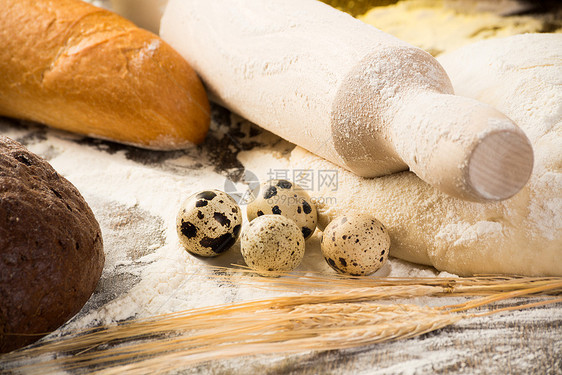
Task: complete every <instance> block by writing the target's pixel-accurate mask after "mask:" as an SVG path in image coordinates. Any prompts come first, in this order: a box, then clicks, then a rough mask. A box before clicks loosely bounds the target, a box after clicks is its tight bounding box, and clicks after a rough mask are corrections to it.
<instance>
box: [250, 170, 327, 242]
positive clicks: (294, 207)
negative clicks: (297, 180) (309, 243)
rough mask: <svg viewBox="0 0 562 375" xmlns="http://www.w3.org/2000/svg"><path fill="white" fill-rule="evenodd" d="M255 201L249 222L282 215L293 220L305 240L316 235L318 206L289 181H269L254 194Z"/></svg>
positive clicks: (252, 204)
mask: <svg viewBox="0 0 562 375" xmlns="http://www.w3.org/2000/svg"><path fill="white" fill-rule="evenodd" d="M253 194H254V200H253V201H252V202H250V204H248V208H247V215H248V220H249V221H252V220H254V219H255V218H256V217H258V216H262V215H271V214H273V215H282V216H285V217H286V218H288V219H291V220H293V221H294V222H295V223H296V224H297V225H298V226H299V227H300V228H301V231H302V235H303V236H304V238H305V239H306V238H308V237H310V236H311V235H312V233H314V230H315V229H316V222H317V219H318V218H317V212H316V205H315V204H314V202H312V200H311V199H310V196H309V195H308V193H307V192H306V191H305V190H303V189H302V188H301V187H299V186H298V185H296V184H293V183H292V182H290V181H287V180H269V181H267V182H265V183H263V184H262V185H261V186H260V188H259V190H257V191H255V192H253Z"/></svg>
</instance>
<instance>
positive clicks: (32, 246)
mask: <svg viewBox="0 0 562 375" xmlns="http://www.w3.org/2000/svg"><path fill="white" fill-rule="evenodd" d="M104 260H105V257H104V253H103V244H102V235H101V231H100V227H99V224H98V222H97V221H96V218H95V217H94V214H93V212H92V210H91V209H90V207H89V206H88V204H87V203H86V201H85V200H84V198H83V197H82V195H80V192H79V191H78V190H77V189H76V188H75V187H74V186H73V185H72V184H71V183H70V182H68V180H66V179H65V178H64V177H61V176H60V175H59V174H58V173H57V172H56V171H55V170H54V169H53V168H52V167H51V166H50V165H49V164H48V163H47V162H46V161H45V160H43V159H41V158H40V157H38V156H37V155H34V154H33V153H31V152H29V151H28V150H26V149H25V148H24V147H23V146H22V145H20V144H19V143H17V142H15V141H13V140H11V139H9V138H6V137H2V136H0V352H8V351H11V350H14V349H16V348H19V347H22V346H25V345H27V344H30V343H32V342H34V341H36V340H37V339H39V338H40V337H41V336H43V335H44V334H45V332H51V331H54V330H55V329H57V328H58V327H59V326H61V325H62V324H63V323H65V322H66V321H67V320H68V319H70V318H71V317H72V316H74V315H75V314H76V313H77V312H78V311H80V309H81V308H82V306H83V305H84V303H86V301H87V300H88V298H90V295H91V294H92V293H93V291H94V289H95V288H96V285H97V283H98V280H99V278H100V276H101V273H102V269H103V264H104Z"/></svg>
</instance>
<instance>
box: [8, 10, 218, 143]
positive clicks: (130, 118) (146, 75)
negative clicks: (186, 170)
mask: <svg viewBox="0 0 562 375" xmlns="http://www.w3.org/2000/svg"><path fill="white" fill-rule="evenodd" d="M0 5H1V7H2V12H0V45H1V46H2V48H0V115H3V116H9V117H15V118H21V119H26V120H32V121H37V122H41V123H44V124H47V125H49V126H52V127H55V128H59V129H63V130H68V131H72V132H77V133H81V134H86V135H89V136H93V137H99V138H104V139H110V140H114V141H118V142H122V143H127V144H132V145H135V146H139V147H144V148H150V149H158V150H171V149H179V148H183V147H185V146H187V145H189V144H191V143H201V142H202V141H203V139H204V138H205V135H206V133H207V130H208V128H209V103H208V99H207V95H206V93H205V90H204V88H203V85H202V84H201V82H200V80H199V78H198V77H197V75H196V73H195V72H194V71H193V69H192V68H191V67H190V66H189V65H188V63H187V62H186V61H185V60H184V59H183V58H182V57H181V56H180V55H179V54H178V53H177V52H176V51H175V50H173V49H172V48H171V47H170V46H169V45H168V44H167V43H165V42H164V41H163V40H162V39H160V38H159V37H158V36H156V35H154V34H152V33H150V32H148V31H146V30H143V29H140V28H138V27H136V26H135V25H134V24H132V23H131V22H129V21H127V20H125V19H124V18H122V17H120V16H118V15H116V14H114V13H112V12H109V11H107V10H104V9H101V8H97V7H95V6H92V5H89V4H87V3H85V2H82V1H79V0H0Z"/></svg>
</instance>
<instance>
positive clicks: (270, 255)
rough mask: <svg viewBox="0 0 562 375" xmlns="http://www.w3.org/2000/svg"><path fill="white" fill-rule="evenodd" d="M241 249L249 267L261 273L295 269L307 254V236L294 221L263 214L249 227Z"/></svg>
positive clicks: (244, 235)
mask: <svg viewBox="0 0 562 375" xmlns="http://www.w3.org/2000/svg"><path fill="white" fill-rule="evenodd" d="M240 251H241V252H242V256H243V257H244V260H245V261H246V264H247V265H248V267H250V268H251V269H253V270H254V271H256V272H258V273H262V274H264V275H267V272H284V271H292V270H294V269H295V268H296V267H297V266H298V265H299V264H300V262H301V261H302V258H303V256H304V237H303V235H302V231H301V229H300V228H299V227H298V226H297V225H296V224H295V222H294V221H292V220H290V219H287V218H286V217H284V216H281V215H264V216H260V217H258V218H256V219H255V220H252V221H251V222H250V224H249V225H248V226H247V227H246V229H245V230H244V232H243V233H242V238H241V239H240Z"/></svg>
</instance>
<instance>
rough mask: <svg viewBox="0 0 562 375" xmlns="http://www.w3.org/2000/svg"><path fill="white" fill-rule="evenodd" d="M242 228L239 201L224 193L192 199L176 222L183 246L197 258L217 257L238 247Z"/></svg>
mask: <svg viewBox="0 0 562 375" xmlns="http://www.w3.org/2000/svg"><path fill="white" fill-rule="evenodd" d="M241 228H242V212H241V210H240V207H238V204H237V203H236V201H235V200H234V199H233V198H232V197H231V196H230V195H228V194H226V193H225V192H222V191H220V190H206V191H201V192H198V193H195V194H193V195H191V196H190V197H188V198H187V199H186V200H185V201H184V202H183V203H182V205H181V207H180V210H179V212H178V216H177V218H176V229H177V232H178V237H179V239H180V242H181V244H182V245H183V246H184V247H185V249H186V250H187V251H188V252H189V253H191V254H194V255H201V256H204V257H214V256H217V255H219V254H222V253H224V252H225V251H227V250H228V249H230V248H231V247H232V245H234V243H235V242H236V240H237V239H238V236H239V235H240V229H241Z"/></svg>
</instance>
